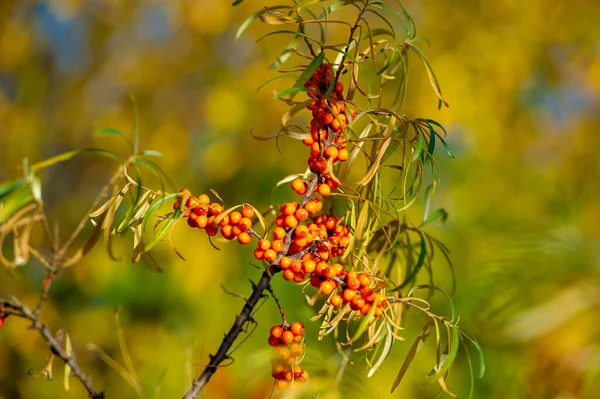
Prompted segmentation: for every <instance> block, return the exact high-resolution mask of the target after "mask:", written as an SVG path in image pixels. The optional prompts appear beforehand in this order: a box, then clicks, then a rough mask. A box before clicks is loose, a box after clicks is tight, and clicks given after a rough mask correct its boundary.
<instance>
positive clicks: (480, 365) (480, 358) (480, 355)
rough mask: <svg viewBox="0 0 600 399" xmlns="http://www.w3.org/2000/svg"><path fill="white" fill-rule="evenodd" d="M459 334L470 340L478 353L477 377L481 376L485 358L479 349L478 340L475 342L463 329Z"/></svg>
mask: <svg viewBox="0 0 600 399" xmlns="http://www.w3.org/2000/svg"><path fill="white" fill-rule="evenodd" d="M460 335H462V336H463V337H464V338H466V339H468V340H469V341H471V343H472V344H473V346H474V347H475V349H477V353H478V354H479V378H483V376H484V375H485V358H484V356H483V349H481V345H479V342H477V340H476V339H475V338H472V337H470V336H469V335H468V334H467V333H465V332H464V331H460ZM465 346H466V345H465Z"/></svg>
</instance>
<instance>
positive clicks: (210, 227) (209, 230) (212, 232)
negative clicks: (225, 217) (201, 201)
mask: <svg viewBox="0 0 600 399" xmlns="http://www.w3.org/2000/svg"><path fill="white" fill-rule="evenodd" d="M209 220H210V218H209ZM218 232H219V229H218V228H217V226H215V225H214V224H212V223H210V222H207V225H206V234H208V235H209V236H211V237H212V236H216V235H217V233H218Z"/></svg>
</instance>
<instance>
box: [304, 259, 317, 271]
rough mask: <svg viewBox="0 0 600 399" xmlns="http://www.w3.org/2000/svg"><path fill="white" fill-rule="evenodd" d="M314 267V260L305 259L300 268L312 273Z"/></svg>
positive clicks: (315, 265)
mask: <svg viewBox="0 0 600 399" xmlns="http://www.w3.org/2000/svg"><path fill="white" fill-rule="evenodd" d="M316 267H317V264H316V263H315V261H314V260H310V259H307V260H305V261H304V262H302V270H304V272H305V273H308V274H310V273H313V272H314V271H315V268H316Z"/></svg>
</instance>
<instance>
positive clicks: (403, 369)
mask: <svg viewBox="0 0 600 399" xmlns="http://www.w3.org/2000/svg"><path fill="white" fill-rule="evenodd" d="M432 327H433V320H429V321H428V322H427V324H425V326H424V327H423V330H421V333H420V334H419V335H418V336H417V338H416V339H415V341H414V342H413V344H412V346H411V347H410V349H409V350H408V353H407V354H406V357H405V358H404V363H402V367H400V370H399V371H398V375H397V376H396V379H395V380H394V383H393V384H392V388H391V389H390V393H393V392H394V390H395V389H396V388H398V385H400V382H402V378H404V374H406V371H407V370H408V367H409V366H410V364H411V363H412V361H413V359H414V358H415V355H416V354H417V352H418V351H419V349H421V345H422V343H423V342H425V340H426V339H427V337H428V336H429V334H430V333H431V328H432Z"/></svg>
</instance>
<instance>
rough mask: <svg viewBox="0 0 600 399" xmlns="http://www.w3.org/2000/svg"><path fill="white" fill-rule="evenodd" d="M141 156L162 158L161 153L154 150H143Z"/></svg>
mask: <svg viewBox="0 0 600 399" xmlns="http://www.w3.org/2000/svg"><path fill="white" fill-rule="evenodd" d="M142 154H143V155H144V156H147V157H162V156H163V153H162V152H159V151H154V150H144V151H143V152H142Z"/></svg>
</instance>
